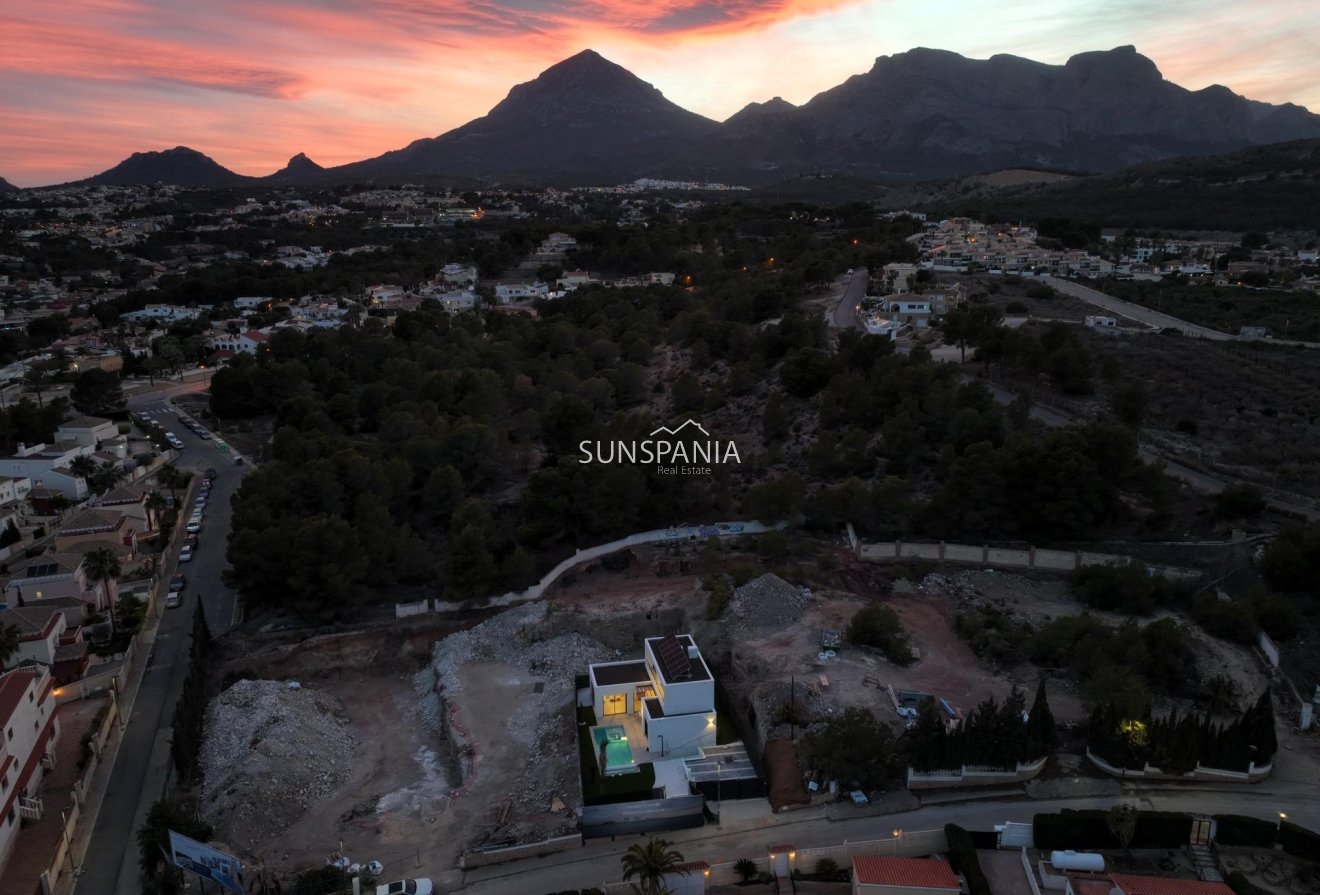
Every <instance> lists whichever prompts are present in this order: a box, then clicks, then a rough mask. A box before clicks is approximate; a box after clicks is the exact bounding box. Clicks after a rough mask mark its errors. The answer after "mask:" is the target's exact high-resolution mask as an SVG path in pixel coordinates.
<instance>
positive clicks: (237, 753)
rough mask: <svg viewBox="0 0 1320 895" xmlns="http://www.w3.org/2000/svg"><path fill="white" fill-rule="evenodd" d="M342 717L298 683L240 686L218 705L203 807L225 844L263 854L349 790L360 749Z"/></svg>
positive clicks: (210, 724)
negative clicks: (343, 790) (322, 803)
mask: <svg viewBox="0 0 1320 895" xmlns="http://www.w3.org/2000/svg"><path fill="white" fill-rule="evenodd" d="M342 713H343V706H341V705H340V704H339V702H338V701H337V700H336V699H334V698H333V697H331V696H328V695H326V694H324V693H318V692H316V691H315V690H311V689H308V688H305V687H300V686H299V685H298V684H296V683H294V682H291V681H259V680H244V681H238V682H237V683H235V684H234V685H233V686H232V687H230V688H229V689H228V690H225V691H224V692H223V693H221V694H220V695H219V696H217V697H216V698H215V699H213V700H212V701H211V705H210V707H209V708H208V709H207V716H206V741H205V743H204V744H203V745H202V755H201V763H202V772H203V775H204V777H203V781H204V795H205V798H204V800H203V801H204V803H205V805H206V808H205V809H204V810H205V813H206V818H207V820H208V821H210V822H211V823H213V824H214V825H215V826H216V828H217V831H218V833H219V837H220V838H221V839H223V840H224V841H226V842H231V843H234V844H235V845H236V846H238V847H240V848H243V849H245V850H247V851H249V852H257V851H259V850H260V849H261V847H262V846H263V845H264V844H265V843H267V842H268V841H269V840H271V839H273V838H275V837H277V836H278V835H280V834H282V833H284V832H285V831H286V830H287V829H288V828H289V827H290V826H292V825H293V823H294V822H296V821H297V820H298V819H299V818H301V817H302V816H303V815H304V814H306V813H307V811H308V810H309V809H310V808H311V807H312V806H313V805H315V804H316V803H317V802H318V801H320V800H321V799H323V798H325V797H326V796H328V795H330V794H331V793H332V792H334V791H335V790H336V789H338V788H339V787H340V786H342V785H343V784H344V782H345V781H346V780H347V779H348V777H349V774H350V771H351V766H352V758H353V755H354V753H355V752H356V750H357V746H358V742H357V738H356V737H354V736H353V734H352V732H351V731H350V730H349V727H348V722H347V721H346V720H345V719H344V718H343V715H342Z"/></svg>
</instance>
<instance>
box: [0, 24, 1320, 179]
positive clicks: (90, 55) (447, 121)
mask: <svg viewBox="0 0 1320 895" xmlns="http://www.w3.org/2000/svg"><path fill="white" fill-rule="evenodd" d="M0 35H2V37H0V177H4V178H5V179H7V180H9V181H10V182H11V183H14V184H16V185H18V186H35V185H41V184H49V183H58V182H63V181H68V180H74V179H78V178H81V177H86V176H89V175H91V174H95V173H97V172H99V171H102V170H104V169H106V168H109V167H111V166H112V165H114V164H116V163H118V162H119V161H120V160H122V159H123V158H125V157H127V156H128V155H130V154H131V153H133V152H138V151H149V150H158V149H167V148H170V147H173V146H179V145H184V146H190V147H192V148H193V149H196V150H198V151H200V152H204V153H206V154H207V155H209V156H211V157H212V158H214V159H215V160H216V161H218V162H220V163H221V164H222V165H225V166H226V167H228V168H231V169H232V170H235V171H238V172H239V173H242V174H251V175H262V174H269V173H271V172H273V171H275V170H277V169H279V168H280V167H282V166H283V165H284V163H285V162H286V161H287V160H288V159H289V157H290V156H293V155H294V154H296V153H298V152H305V153H307V155H308V156H310V157H311V158H312V159H313V160H315V161H317V162H318V163H320V164H322V165H327V166H329V165H335V164H343V163H345V162H350V161H356V160H359V159H363V158H370V157H372V156H376V155H379V154H380V153H382V152H385V151H386V150H389V149H397V148H399V147H401V146H404V145H406V144H408V143H409V142H411V141H412V140H415V139H418V138H420V137H433V136H436V135H438V134H441V133H443V132H445V131H447V130H449V129H451V128H453V127H457V126H458V125H461V124H463V123H465V122H467V121H470V120H471V119H473V118H476V117H478V116H480V115H482V114H484V113H485V112H486V111H488V110H489V109H490V108H491V107H492V106H493V105H495V104H496V103H497V102H499V101H500V100H501V99H502V98H503V97H504V95H505V94H506V93H507V92H508V90H509V88H510V87H512V86H513V85H514V84H517V83H520V82H523V81H528V80H531V79H532V78H534V77H536V75H537V74H539V73H540V72H541V71H543V70H544V69H546V68H547V67H549V66H550V65H553V64H554V63H555V62H557V61H559V60H561V59H564V58H566V57H568V56H571V55H573V54H574V53H577V52H578V51H580V50H583V49H587V48H591V49H594V50H596V51H597V52H599V53H601V54H602V55H603V56H605V57H606V58H607V59H610V60H612V61H614V62H617V63H619V64H620V65H622V66H624V67H625V68H628V69H629V70H630V71H632V72H633V73H634V74H636V75H637V76H639V77H640V78H642V79H643V80H645V81H649V82H650V83H652V84H654V85H655V86H656V87H658V88H659V89H660V90H661V91H662V92H663V93H664V94H665V95H666V96H667V97H668V98H669V99H670V100H672V101H674V102H676V103H678V104H679V105H681V106H684V107H685V108H688V109H691V110H692V111H694V112H698V113H700V114H702V115H706V116H707V117H710V118H714V119H716V120H723V119H724V118H727V117H728V116H729V115H731V114H733V113H734V112H736V111H737V110H738V109H740V108H742V107H743V106H744V105H746V104H747V103H749V102H756V101H764V100H766V99H769V98H771V97H773V96H781V97H783V98H784V99H787V100H789V101H790V102H793V103H803V102H805V101H807V100H809V99H810V98H811V97H812V96H814V95H815V94H816V93H819V92H820V91H822V90H825V89H827V88H829V87H832V86H834V85H835V84H838V83H840V82H842V81H843V80H845V79H846V78H848V77H849V76H851V75H854V74H859V73H862V72H865V71H867V70H869V69H870V67H871V65H872V64H873V63H874V60H875V57H877V56H882V55H892V54H894V53H901V52H903V51H905V50H908V49H911V48H912V47H918V46H924V47H933V48H938V49H945V50H953V51H955V52H958V53H962V54H963V55H966V56H971V57H975V58H985V57H988V56H991V55H994V54H996V53H1011V54H1014V55H1018V56H1025V57H1027V58H1031V59H1036V60H1038V61H1041V62H1048V63H1056V64H1057V63H1062V62H1064V61H1066V60H1067V59H1068V57H1069V56H1071V55H1073V54H1074V53H1079V52H1085V51H1088V50H1107V49H1111V48H1113V47H1116V46H1122V45H1125V44H1132V45H1134V46H1136V48H1137V49H1138V51H1140V52H1141V53H1143V54H1145V55H1146V56H1149V57H1150V58H1151V59H1153V60H1154V61H1155V63H1156V65H1157V66H1158V67H1159V69H1160V71H1161V72H1163V73H1164V76H1165V77H1166V78H1168V79H1169V80H1171V81H1174V82H1175V83H1178V84H1181V85H1183V86H1184V87H1188V88H1191V89H1199V88H1201V87H1205V86H1208V85H1210V84H1216V83H1217V84H1223V85H1225V86H1227V87H1229V88H1231V89H1232V90H1234V91H1235V92H1237V93H1240V94H1243V95H1245V96H1249V97H1251V98H1252V99H1259V100H1264V101H1267V102H1274V103H1281V102H1294V103H1297V104H1299V105H1303V106H1306V107H1308V108H1310V109H1311V110H1312V111H1317V112H1320V3H1318V2H1315V0H1251V2H1250V3H1243V2H1241V0H1182V2H1178V3H1173V2H1151V0H1140V2H1138V0H1046V2H1033V0H1022V2H1017V3H996V2H989V0H5V2H4V4H3V5H2V6H0Z"/></svg>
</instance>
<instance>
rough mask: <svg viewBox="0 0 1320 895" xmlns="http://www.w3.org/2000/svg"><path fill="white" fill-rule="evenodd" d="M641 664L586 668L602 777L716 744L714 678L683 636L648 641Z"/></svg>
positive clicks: (688, 638)
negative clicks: (593, 710)
mask: <svg viewBox="0 0 1320 895" xmlns="http://www.w3.org/2000/svg"><path fill="white" fill-rule="evenodd" d="M642 649H643V654H642V660H641V661H640V662H638V661H631V662H602V663H599V664H596V665H592V666H591V667H590V669H589V671H590V675H589V676H590V680H591V702H592V706H593V707H594V709H595V713H596V722H597V724H598V725H599V727H598V728H597V729H596V731H593V734H595V736H596V742H597V745H598V747H599V748H600V750H601V755H602V769H603V770H604V772H605V773H606V774H616V773H628V772H629V771H631V770H635V768H636V765H637V764H640V763H642V762H643V761H653V760H656V759H662V758H689V757H693V756H698V755H700V754H701V750H702V748H710V747H713V746H714V745H715V717H716V716H715V680H714V678H713V677H712V676H711V673H710V668H709V667H708V666H707V665H706V661H705V659H703V658H702V657H701V650H699V649H698V648H697V644H696V642H695V641H693V639H692V637H691V636H690V635H687V634H681V635H677V636H676V635H673V634H667V635H665V636H663V637H648V638H647V639H646V641H645V643H644V644H643V647H642Z"/></svg>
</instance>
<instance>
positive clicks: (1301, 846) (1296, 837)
mask: <svg viewBox="0 0 1320 895" xmlns="http://www.w3.org/2000/svg"><path fill="white" fill-rule="evenodd" d="M1279 844H1280V845H1282V846H1283V850H1284V851H1286V852H1287V853H1288V854H1290V855H1296V856H1297V857H1299V858H1307V859H1310V860H1315V858H1316V856H1317V855H1320V833H1316V832H1313V831H1311V830H1308V829H1306V827H1300V826H1298V825H1297V824H1295V823H1293V822H1292V821H1288V820H1285V821H1284V822H1283V823H1281V824H1279Z"/></svg>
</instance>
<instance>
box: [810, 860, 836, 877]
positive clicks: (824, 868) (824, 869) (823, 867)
mask: <svg viewBox="0 0 1320 895" xmlns="http://www.w3.org/2000/svg"><path fill="white" fill-rule="evenodd" d="M838 873H839V862H838V861H836V860H834V859H833V858H821V859H820V860H819V861H817V862H816V876H819V877H821V878H823V879H832V878H834V877H835V876H837V875H838Z"/></svg>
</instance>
